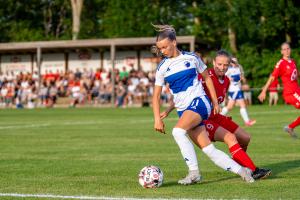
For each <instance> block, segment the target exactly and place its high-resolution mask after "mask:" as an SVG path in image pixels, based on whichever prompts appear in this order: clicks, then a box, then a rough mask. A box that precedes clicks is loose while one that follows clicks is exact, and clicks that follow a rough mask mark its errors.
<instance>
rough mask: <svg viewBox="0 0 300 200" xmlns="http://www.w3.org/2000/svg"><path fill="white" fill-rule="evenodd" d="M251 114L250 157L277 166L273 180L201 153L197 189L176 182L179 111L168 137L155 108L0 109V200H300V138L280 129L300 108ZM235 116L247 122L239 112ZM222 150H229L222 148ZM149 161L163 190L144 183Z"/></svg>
mask: <svg viewBox="0 0 300 200" xmlns="http://www.w3.org/2000/svg"><path fill="white" fill-rule="evenodd" d="M248 110H249V114H250V117H251V118H255V119H257V123H256V124H255V125H254V126H253V127H250V128H248V127H247V128H246V130H247V131H249V132H250V133H251V135H252V140H251V144H250V146H249V148H248V153H249V155H250V156H251V157H252V159H253V160H254V161H255V163H256V164H257V165H258V166H260V167H265V168H271V169H272V170H273V174H272V176H270V177H269V178H268V179H265V180H260V181H257V182H255V183H253V184H247V183H245V182H243V181H242V179H241V178H240V177H239V176H237V175H235V174H232V173H230V172H226V171H223V170H222V169H220V168H218V167H216V166H215V165H214V164H213V163H212V162H211V161H210V160H209V159H208V158H207V157H206V155H204V154H203V153H202V152H201V151H200V150H199V149H197V153H198V160H199V162H200V167H201V171H202V175H203V176H204V181H203V183H201V184H196V185H191V186H181V185H178V184H177V180H178V179H179V178H182V177H183V176H185V174H186V173H187V168H186V166H185V163H184V161H183V159H182V157H181V154H180V152H179V149H178V147H177V145H176V144H175V141H174V140H173V138H172V135H171V130H172V127H173V125H174V124H175V123H176V121H177V116H176V114H175V112H174V113H172V115H171V116H170V117H169V118H168V119H166V120H165V122H166V126H167V134H166V135H162V134H159V133H156V132H155V131H154V130H153V118H152V111H151V108H133V109H110V108H102V109H99V108H98V109H92V108H90V109H37V110H0V154H1V156H0V174H1V175H0V199H21V198H18V197H16V196H5V194H8V193H15V194H51V195H63V196H75V197H76V196H93V197H97V198H99V199H101V198H102V199H105V197H114V198H116V197H127V198H154V199H157V198H186V199H188V198H189V199H207V198H209V199H299V198H300V190H299V188H300V139H297V140H295V139H292V138H290V137H289V136H288V135H287V134H286V133H285V132H283V131H282V127H283V126H284V125H286V124H287V123H288V122H290V121H292V120H293V119H294V118H296V117H297V116H298V115H299V111H298V110H296V109H294V108H293V107H290V106H277V107H272V108H270V107H268V106H252V107H249V108H248ZM230 114H231V115H232V116H233V118H234V119H235V120H236V121H237V122H239V123H241V122H242V121H241V117H240V115H239V110H238V109H237V108H236V109H235V110H233V112H231V113H230ZM296 130H297V129H296ZM299 133H300V129H299ZM299 136H300V135H299ZM216 146H217V147H218V148H220V149H222V150H224V151H225V152H226V153H228V151H227V148H226V146H225V145H224V144H222V143H216ZM149 164H153V165H158V166H159V167H160V168H161V169H162V170H163V172H164V177H165V178H164V184H163V185H162V187H160V188H158V189H144V188H142V187H141V186H140V185H139V184H138V178H137V175H138V172H139V171H140V169H141V168H142V167H144V166H146V165H149ZM3 195H4V196H3ZM1 196H2V197H1ZM22 199H23V198H22ZM24 199H36V198H34V197H28V198H24ZM43 199H50V197H48V198H43Z"/></svg>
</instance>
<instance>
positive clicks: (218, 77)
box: [161, 50, 271, 179]
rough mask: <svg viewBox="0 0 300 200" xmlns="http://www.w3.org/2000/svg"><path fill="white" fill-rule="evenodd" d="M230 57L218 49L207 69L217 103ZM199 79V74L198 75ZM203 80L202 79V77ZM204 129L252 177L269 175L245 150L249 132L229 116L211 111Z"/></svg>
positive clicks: (224, 86) (221, 97)
mask: <svg viewBox="0 0 300 200" xmlns="http://www.w3.org/2000/svg"><path fill="white" fill-rule="evenodd" d="M230 60H231V57H230V55H229V54H228V53H227V52H226V51H223V50H221V51H218V52H217V55H216V57H215V59H214V61H213V65H214V67H213V68H211V69H209V70H208V73H209V76H210V78H211V79H212V81H213V85H214V87H215V90H216V94H217V99H218V103H219V104H220V103H222V102H223V101H224V99H225V95H226V93H227V90H228V87H229V84H230V80H229V78H228V77H227V76H225V73H226V71H227V69H228V66H229V63H230ZM199 78H200V79H202V78H201V76H200V77H199ZM202 80H203V79H202ZM202 84H203V86H204V89H205V91H206V90H207V87H206V84H205V82H203V81H202ZM171 108H172V105H170V107H169V108H167V109H166V111H165V112H166V113H164V112H163V113H161V117H166V116H167V115H168V114H169V112H171ZM204 124H205V127H206V130H207V131H208V133H209V138H210V140H211V141H221V142H224V143H226V144H227V145H228V148H229V151H230V153H231V155H232V158H233V160H235V161H236V162H238V163H239V164H240V165H242V166H244V167H247V168H249V169H251V170H252V176H253V178H254V179H261V178H265V177H267V176H269V175H270V174H271V170H269V169H263V168H257V167H256V166H255V164H254V163H253V161H252V160H251V158H250V157H249V156H248V155H247V153H246V152H245V151H246V149H247V146H248V144H249V142H250V136H249V134H248V133H247V132H246V131H245V130H243V129H242V128H241V127H239V126H238V125H237V124H236V123H235V122H233V121H232V120H231V118H229V117H226V116H223V115H221V114H214V113H212V114H211V115H210V117H209V118H208V119H207V120H204ZM189 136H190V138H191V139H192V140H193V142H194V143H195V144H196V145H198V146H199V144H198V141H197V137H198V136H197V133H190V134H189Z"/></svg>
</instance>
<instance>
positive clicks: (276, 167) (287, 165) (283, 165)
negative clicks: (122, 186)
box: [163, 160, 300, 187]
mask: <svg viewBox="0 0 300 200" xmlns="http://www.w3.org/2000/svg"><path fill="white" fill-rule="evenodd" d="M262 167H263V168H268V169H271V170H272V175H271V176H270V177H268V179H273V178H279V177H278V175H280V173H282V172H286V171H289V170H291V169H295V168H300V160H289V161H284V162H278V163H273V164H270V165H266V166H262ZM236 178H239V177H238V176H230V177H224V178H220V179H213V180H212V179H210V180H208V179H205V180H204V181H203V182H201V183H199V184H212V183H216V182H222V181H227V180H230V179H236ZM241 181H242V180H241ZM178 185H179V184H178V183H177V181H168V182H164V184H163V186H164V187H172V186H178ZM193 185H197V184H193Z"/></svg>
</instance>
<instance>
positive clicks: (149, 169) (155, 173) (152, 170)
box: [139, 165, 164, 188]
mask: <svg viewBox="0 0 300 200" xmlns="http://www.w3.org/2000/svg"><path fill="white" fill-rule="evenodd" d="M163 179H164V174H163V172H162V170H161V169H159V167H157V166H153V165H149V166H146V167H144V168H143V169H142V170H141V171H140V173H139V183H140V185H141V186H143V187H144V188H158V187H160V186H161V185H162V183H163Z"/></svg>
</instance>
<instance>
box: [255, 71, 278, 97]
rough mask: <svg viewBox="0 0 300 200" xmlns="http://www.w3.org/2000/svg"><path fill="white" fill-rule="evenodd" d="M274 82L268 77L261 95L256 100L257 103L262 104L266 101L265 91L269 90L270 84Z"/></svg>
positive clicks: (272, 78) (273, 78) (271, 77)
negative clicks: (257, 100)
mask: <svg viewBox="0 0 300 200" xmlns="http://www.w3.org/2000/svg"><path fill="white" fill-rule="evenodd" d="M274 80H275V77H274V76H272V75H270V77H269V79H268V81H267V82H266V84H265V85H264V86H263V87H262V91H261V93H260V94H259V95H258V99H259V101H261V102H263V101H264V100H265V99H266V94H267V90H268V88H269V86H270V85H271V83H272V82H273V81H274Z"/></svg>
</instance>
